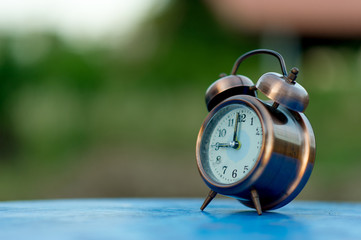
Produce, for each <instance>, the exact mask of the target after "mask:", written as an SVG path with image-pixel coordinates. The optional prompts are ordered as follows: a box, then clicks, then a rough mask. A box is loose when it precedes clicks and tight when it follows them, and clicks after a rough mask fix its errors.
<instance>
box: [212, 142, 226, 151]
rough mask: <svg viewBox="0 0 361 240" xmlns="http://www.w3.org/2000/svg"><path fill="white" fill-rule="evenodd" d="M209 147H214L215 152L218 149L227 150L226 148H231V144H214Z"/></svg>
mask: <svg viewBox="0 0 361 240" xmlns="http://www.w3.org/2000/svg"><path fill="white" fill-rule="evenodd" d="M211 147H214V149H215V150H216V151H217V150H219V148H228V147H231V144H229V143H220V142H216V144H213V145H211Z"/></svg>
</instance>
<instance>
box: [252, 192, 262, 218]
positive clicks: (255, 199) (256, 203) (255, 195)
mask: <svg viewBox="0 0 361 240" xmlns="http://www.w3.org/2000/svg"><path fill="white" fill-rule="evenodd" d="M251 196H252V201H253V204H254V207H255V208H256V210H257V213H258V215H262V207H261V203H260V201H259V196H258V192H257V191H256V189H253V190H252V191H251Z"/></svg>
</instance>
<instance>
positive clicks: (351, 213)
mask: <svg viewBox="0 0 361 240" xmlns="http://www.w3.org/2000/svg"><path fill="white" fill-rule="evenodd" d="M202 202H203V199H85V200H84V199H78V200H44V201H17V202H0V239H1V240H5V239H37V240H39V239H49V240H50V239H55V240H57V239H252V240H255V239H306V240H311V239H328V240H332V239H361V204H359V203H326V202H297V201H296V202H292V203H290V204H289V205H287V206H285V207H283V208H281V209H278V210H275V211H271V212H266V213H264V214H263V215H262V216H258V215H257V213H256V212H255V211H254V210H252V209H249V208H246V207H244V206H242V205H241V204H240V203H238V202H237V201H236V200H233V199H219V198H218V199H217V198H216V199H215V200H213V202H211V203H210V205H209V206H208V207H207V208H206V211H204V212H201V211H200V210H199V207H200V205H201V204H202Z"/></svg>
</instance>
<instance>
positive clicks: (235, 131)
mask: <svg viewBox="0 0 361 240" xmlns="http://www.w3.org/2000/svg"><path fill="white" fill-rule="evenodd" d="M258 54H268V55H271V56H274V57H276V58H277V59H278V61H279V63H280V66H281V71H282V73H281V74H279V73H274V72H271V73H265V74H263V75H262V76H261V77H260V78H259V80H258V82H257V84H256V85H254V84H253V82H252V81H251V80H250V79H249V78H248V77H246V76H244V75H237V70H238V68H239V65H240V64H241V63H242V62H243V61H244V60H245V59H247V58H248V57H250V56H254V55H258ZM297 74H298V69H297V68H292V69H291V71H290V72H289V73H287V70H286V65H285V62H284V59H283V57H282V56H281V55H280V54H279V53H278V52H275V51H272V50H268V49H258V50H254V51H250V52H248V53H245V54H244V55H242V56H241V57H239V58H238V59H237V60H236V62H235V64H234V66H233V69H232V72H231V74H230V75H228V76H223V77H222V78H220V79H218V80H217V81H216V82H214V83H213V84H212V85H211V86H210V87H209V88H208V89H207V91H206V97H205V99H206V105H207V109H208V111H209V114H208V116H207V117H206V119H205V121H204V122H203V124H202V126H201V129H200V131H199V134H198V138H197V144H196V159H197V166H198V170H199V172H200V175H201V177H202V178H203V180H204V182H205V183H206V185H207V186H208V187H209V188H210V192H209V194H208V196H207V198H206V199H205V201H204V203H203V205H202V206H201V210H202V211H203V210H204V209H205V208H206V206H207V205H208V204H209V203H210V202H211V201H212V199H213V198H214V197H215V196H216V195H217V194H222V195H225V196H229V197H233V198H236V199H238V200H239V202H241V203H242V204H244V205H246V206H248V207H250V208H255V209H256V210H257V213H258V214H259V215H261V214H262V211H266V210H272V209H277V208H280V207H282V206H284V205H286V204H288V203H289V202H290V201H292V200H293V199H294V198H295V197H296V196H297V195H298V194H299V193H300V191H301V190H302V189H303V187H304V186H305V184H306V182H307V181H308V179H309V177H310V174H311V172H312V169H313V166H314V162H315V149H316V144H315V136H314V133H313V130H312V127H311V124H310V122H309V120H308V119H307V117H306V116H305V114H304V113H303V112H304V111H305V110H306V108H307V105H308V103H309V96H308V93H307V91H306V90H305V89H304V88H303V87H302V86H301V85H300V84H299V83H297V82H296V78H297ZM257 91H260V92H262V93H263V94H264V95H265V96H266V97H268V98H269V100H267V101H264V100H261V99H259V98H258V97H257Z"/></svg>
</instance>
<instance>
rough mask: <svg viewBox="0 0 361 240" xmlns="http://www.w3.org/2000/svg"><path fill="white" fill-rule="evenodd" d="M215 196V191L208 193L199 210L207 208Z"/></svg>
mask: <svg viewBox="0 0 361 240" xmlns="http://www.w3.org/2000/svg"><path fill="white" fill-rule="evenodd" d="M216 195H217V193H216V192H215V191H212V190H211V191H209V193H208V196H207V198H206V200H204V202H203V204H202V207H201V210H202V211H203V210H204V209H205V208H206V207H207V206H208V204H209V203H210V202H211V201H212V200H213V198H214V197H215V196H216Z"/></svg>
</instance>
